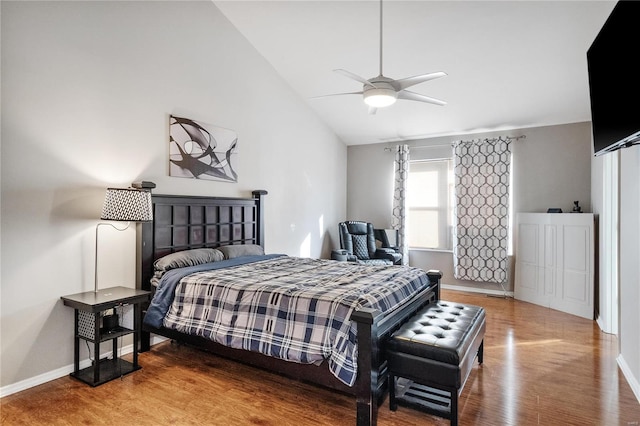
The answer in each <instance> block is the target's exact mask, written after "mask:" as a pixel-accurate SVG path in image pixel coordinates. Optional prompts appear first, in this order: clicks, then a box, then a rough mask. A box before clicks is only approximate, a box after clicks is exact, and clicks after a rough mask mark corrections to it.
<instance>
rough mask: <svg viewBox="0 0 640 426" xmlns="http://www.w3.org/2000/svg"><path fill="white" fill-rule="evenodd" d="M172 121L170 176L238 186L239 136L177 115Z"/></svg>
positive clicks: (170, 131)
mask: <svg viewBox="0 0 640 426" xmlns="http://www.w3.org/2000/svg"><path fill="white" fill-rule="evenodd" d="M169 121H170V124H169V176H176V177H184V178H194V179H206V180H216V181H222V182H238V174H237V173H236V171H235V169H234V164H235V160H236V156H237V147H238V136H237V134H236V132H234V131H233V130H229V129H224V128H222V127H215V126H212V125H210V124H204V123H200V122H198V121H195V120H191V119H189V118H183V117H176V116H173V115H172V116H170V117H169Z"/></svg>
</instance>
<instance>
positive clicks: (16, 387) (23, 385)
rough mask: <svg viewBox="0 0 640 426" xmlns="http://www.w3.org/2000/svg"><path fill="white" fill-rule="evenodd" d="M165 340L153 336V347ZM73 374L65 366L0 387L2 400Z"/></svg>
mask: <svg viewBox="0 0 640 426" xmlns="http://www.w3.org/2000/svg"><path fill="white" fill-rule="evenodd" d="M165 340H167V339H166V338H164V337H160V336H151V345H152V346H153V345H157V344H158V343H161V342H164V341H165ZM118 352H119V353H120V355H119V356H122V355H126V354H130V353H131V352H133V344H131V345H127V346H124V347H122V348H120V349H119V350H118ZM111 354H112V351H108V352H104V353H102V354H101V355H100V358H104V357H110V356H111ZM90 365H91V360H90V359H88V358H87V359H85V360H82V361H80V369H83V368H87V367H89V366H90ZM71 373H73V364H69V365H65V366H64V367H60V368H57V369H55V370H52V371H47V372H46V373H43V374H39V375H37V376H35V377H31V378H28V379H25V380H22V381H19V382H17V383H12V384H10V385H7V386H3V387H0V398H3V397H5V396H9V395H11V394H14V393H17V392H21V391H23V390H27V389H29V388H32V387H34V386H38V385H41V384H43V383H47V382H50V381H51V380H56V379H59V378H60V377H64V376H68V375H69V374H71Z"/></svg>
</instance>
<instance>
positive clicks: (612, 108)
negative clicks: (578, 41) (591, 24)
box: [587, 0, 640, 155]
mask: <svg viewBox="0 0 640 426" xmlns="http://www.w3.org/2000/svg"><path fill="white" fill-rule="evenodd" d="M639 56H640V1H634V0H629V1H626V0H620V1H618V3H616V5H615V6H614V8H613V10H612V12H611V14H610V15H609V18H608V19H607V21H606V22H605V24H604V25H603V26H602V29H601V30H600V32H599V33H598V35H597V36H596V38H595V40H594V41H593V44H592V45H591V47H590V48H589V50H588V51H587V64H588V67H589V69H588V71H589V94H590V97H591V125H592V131H593V151H594V154H595V155H602V154H606V153H607V152H611V151H615V150H618V149H620V148H625V147H629V146H632V145H635V144H638V143H640V68H639V67H638V66H637V63H638V57H639Z"/></svg>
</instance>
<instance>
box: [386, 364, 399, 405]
mask: <svg viewBox="0 0 640 426" xmlns="http://www.w3.org/2000/svg"><path fill="white" fill-rule="evenodd" d="M388 377H389V409H390V410H391V411H396V410H397V409H398V403H397V402H396V377H395V376H394V375H393V374H391V372H389V375H388Z"/></svg>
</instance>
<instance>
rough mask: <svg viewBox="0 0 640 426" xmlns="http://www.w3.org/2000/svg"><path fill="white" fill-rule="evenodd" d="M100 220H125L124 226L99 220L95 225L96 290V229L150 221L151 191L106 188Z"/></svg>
mask: <svg viewBox="0 0 640 426" xmlns="http://www.w3.org/2000/svg"><path fill="white" fill-rule="evenodd" d="M100 219H102V220H109V221H117V222H127V224H126V226H125V227H124V228H118V227H116V226H115V225H113V224H112V223H109V222H99V223H98V224H97V225H96V259H95V281H94V282H95V289H94V291H95V292H96V293H97V292H98V229H99V228H100V226H101V225H109V226H111V227H112V228H114V229H116V230H118V231H124V230H126V229H127V228H129V225H130V224H131V222H150V221H152V220H153V205H152V203H151V191H147V190H142V189H136V188H107V193H106V195H105V198H104V206H103V207H102V215H101V217H100Z"/></svg>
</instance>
